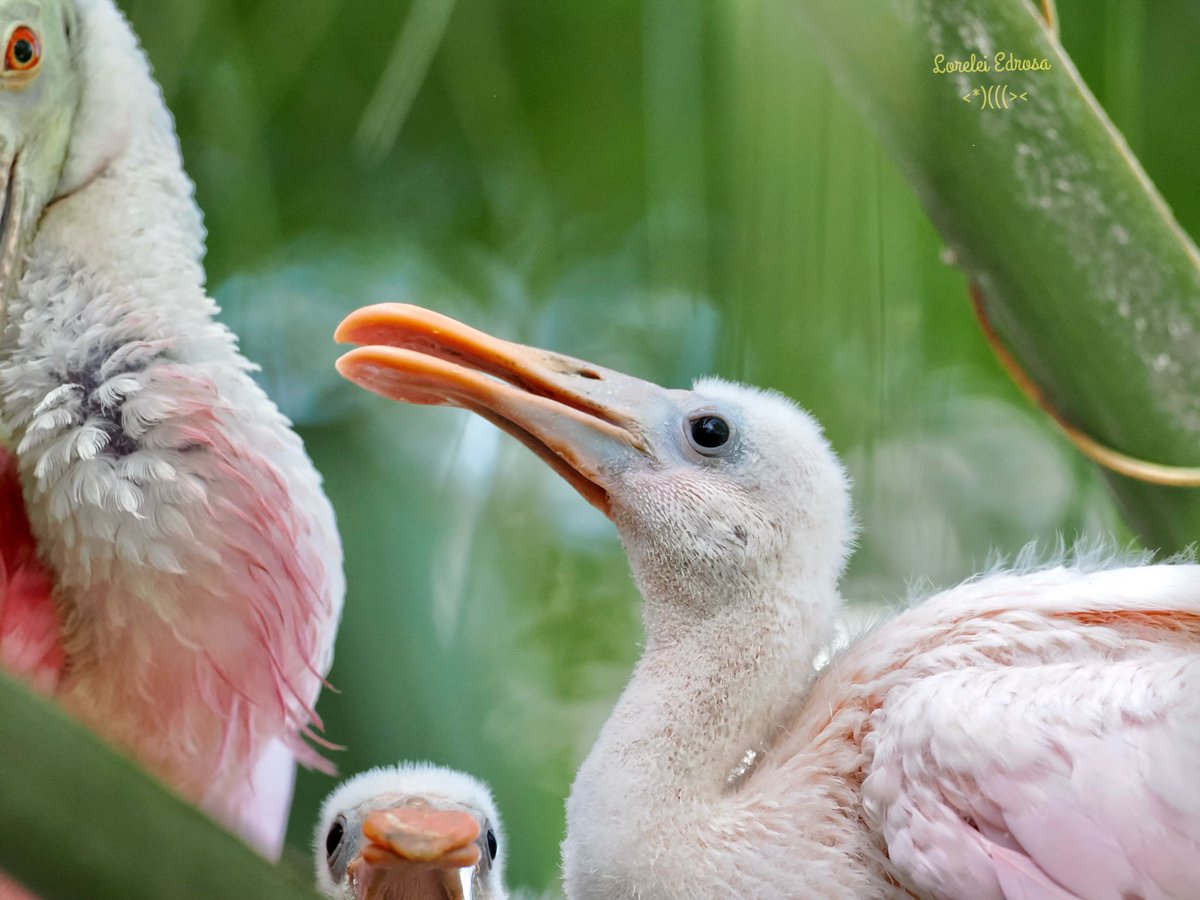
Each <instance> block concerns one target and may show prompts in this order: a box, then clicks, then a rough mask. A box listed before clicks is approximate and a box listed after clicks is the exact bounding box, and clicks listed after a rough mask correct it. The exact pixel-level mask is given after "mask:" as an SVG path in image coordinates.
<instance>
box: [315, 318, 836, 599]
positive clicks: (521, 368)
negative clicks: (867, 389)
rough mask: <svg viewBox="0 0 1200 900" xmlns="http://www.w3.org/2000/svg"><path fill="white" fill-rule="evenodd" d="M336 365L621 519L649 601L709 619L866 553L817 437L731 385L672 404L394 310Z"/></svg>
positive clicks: (787, 408)
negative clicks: (499, 432)
mask: <svg viewBox="0 0 1200 900" xmlns="http://www.w3.org/2000/svg"><path fill="white" fill-rule="evenodd" d="M337 339H338V340H340V341H346V342H352V343H356V344H362V345H366V346H361V347H359V348H357V349H355V350H352V351H350V352H349V353H347V354H346V355H345V356H344V357H342V359H341V360H340V361H339V363H338V368H339V371H341V373H342V374H343V375H345V376H346V377H347V378H349V379H351V380H352V381H355V382H356V383H358V384H359V385H361V386H363V387H365V388H367V389H368V390H371V391H374V392H375V393H378V394H382V395H383V396H386V397H390V398H392V399H395V400H402V401H406V402H410V403H426V404H446V405H451V406H459V407H463V408H465V409H469V410H472V411H473V412H476V413H478V414H479V415H481V416H483V417H484V418H486V419H488V420H490V421H491V422H493V423H495V424H496V425H498V426H499V427H500V428H503V429H504V430H505V431H507V432H509V433H510V434H512V435H513V436H514V437H516V438H517V439H518V440H520V441H521V442H522V443H524V444H525V445H526V446H528V447H530V448H531V449H532V450H533V451H534V452H536V453H537V454H538V455H539V456H541V457H542V459H544V460H545V461H546V462H547V463H548V464H549V465H550V466H551V467H552V468H553V469H555V471H557V472H558V473H559V474H560V475H561V476H562V477H564V478H565V479H566V480H567V481H568V482H570V483H571V484H572V485H573V486H574V487H575V488H576V489H577V490H578V491H579V493H580V494H582V495H583V496H584V497H585V498H586V499H587V500H588V501H589V502H591V503H592V505H594V506H596V507H597V508H598V509H600V510H601V511H602V512H604V513H605V514H606V515H608V516H609V518H611V519H612V520H613V522H614V523H615V524H616V525H617V528H618V530H619V532H620V534H621V536H622V539H623V541H624V543H625V547H626V551H627V553H628V555H629V559H630V564H631V566H632V568H633V571H634V575H635V577H636V578H637V579H638V582H639V584H640V585H641V587H642V589H643V593H644V594H645V596H646V599H647V601H648V605H647V615H648V616H653V615H654V614H655V613H654V611H653V609H652V608H651V607H652V606H653V605H654V601H655V599H656V598H663V597H666V598H670V604H669V605H670V607H671V608H672V610H673V615H674V616H676V617H678V616H679V615H680V614H681V613H682V615H683V616H684V617H685V618H690V617H694V616H696V615H699V616H705V615H707V614H709V613H711V612H713V611H714V606H715V605H720V604H722V603H726V602H729V598H731V597H747V596H758V595H760V594H761V591H760V590H759V588H760V587H761V586H762V585H764V584H775V583H781V582H786V581H789V580H798V579H804V580H805V581H806V582H808V583H812V581H813V580H817V581H818V582H829V581H836V579H837V577H838V575H839V574H840V572H841V569H842V566H843V564H844V561H845V557H846V554H847V551H848V547H849V544H850V541H851V539H852V537H853V526H852V524H851V513H850V503H849V493H848V485H847V479H846V475H845V472H844V470H843V469H842V466H841V464H840V462H839V461H838V459H837V457H836V456H835V455H834V453H833V451H832V449H831V448H830V447H829V444H828V442H827V441H826V440H825V437H824V435H823V434H822V432H821V428H820V426H819V425H818V424H817V423H816V421H815V420H814V419H813V418H812V417H811V416H809V415H808V414H807V413H805V412H804V411H803V410H801V409H799V408H798V407H797V406H796V405H795V404H794V403H792V402H791V401H790V400H788V399H787V398H785V397H783V396H782V395H780V394H777V393H774V392H769V391H763V390H759V389H757V388H751V387H746V386H743V385H738V384H733V383H730V382H726V381H721V380H719V379H713V378H706V379H702V380H700V381H697V382H696V384H695V385H694V387H693V389H692V390H690V391H688V390H667V389H664V388H660V387H658V386H657V385H654V384H651V383H649V382H646V381H642V380H640V379H637V378H633V377H630V376H628V375H623V374H621V373H620V372H615V371H612V370H609V369H605V368H602V367H600V366H595V365H592V364H590V363H586V362H582V361H580V360H577V359H572V358H570V357H567V356H561V355H559V354H556V353H550V352H547V351H544V350H538V349H534V348H530V347H524V346H521V345H519V344H513V343H509V342H507V341H501V340H498V339H496V338H493V337H490V336H488V335H486V334H483V333H481V332H479V331H475V330H474V329H471V328H468V327H466V326H464V325H462V324H460V323H458V322H456V321H454V320H453V319H449V318H447V317H445V316H441V315H439V314H437V313H433V312H430V311H428V310H424V309H421V308H419V307H414V306H407V305H401V304H381V305H377V306H371V307H366V308H364V309H360V310H358V311H357V312H355V313H352V314H351V315H350V316H349V317H348V318H347V319H346V320H345V321H344V322H343V323H342V325H341V327H340V328H339V330H338V332H337Z"/></svg>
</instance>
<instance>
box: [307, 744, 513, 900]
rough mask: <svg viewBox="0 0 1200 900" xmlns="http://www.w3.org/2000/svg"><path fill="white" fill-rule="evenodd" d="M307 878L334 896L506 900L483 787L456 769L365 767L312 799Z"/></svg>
mask: <svg viewBox="0 0 1200 900" xmlns="http://www.w3.org/2000/svg"><path fill="white" fill-rule="evenodd" d="M313 856H314V859H315V862H316V868H317V884H318V885H319V886H320V888H321V890H322V892H323V893H324V894H325V896H327V897H331V898H334V900H506V898H507V896H508V894H507V892H506V891H505V888H504V835H503V832H502V831H501V828H500V815H499V813H498V812H497V811H496V804H495V801H493V800H492V793H491V791H489V790H488V789H487V787H486V786H485V785H484V784H482V783H481V782H479V781H477V780H476V779H474V778H472V777H471V776H470V775H467V774H465V773H463V772H456V771H454V770H453V769H444V768H441V767H440V766H433V765H428V764H413V763H406V764H401V765H399V766H386V767H384V768H379V769H372V770H371V771H369V772H363V773H362V774H360V775H356V776H355V777H353V778H351V779H349V780H348V781H346V782H345V783H343V784H341V785H339V786H338V787H337V788H335V789H334V790H333V791H332V792H331V793H330V794H329V796H328V797H326V798H325V802H324V803H323V804H322V805H321V817H320V820H319V823H318V825H317V831H316V836H315V838H314V841H313Z"/></svg>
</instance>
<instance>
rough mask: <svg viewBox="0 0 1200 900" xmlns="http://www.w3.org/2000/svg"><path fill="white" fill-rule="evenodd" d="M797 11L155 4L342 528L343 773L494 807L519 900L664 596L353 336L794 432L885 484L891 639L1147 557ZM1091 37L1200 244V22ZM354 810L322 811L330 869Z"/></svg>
mask: <svg viewBox="0 0 1200 900" xmlns="http://www.w3.org/2000/svg"><path fill="white" fill-rule="evenodd" d="M796 2H803V0H786V2H785V0H759V2H749V0H727V2H692V0H604V2H602V3H583V2H561V0H557V2H546V0H540V2H537V0H458V2H454V0H407V2H394V3H385V2H368V0H254V2H249V0H121V5H122V6H123V8H124V9H125V10H126V11H127V13H128V14H129V16H130V18H131V19H132V20H133V23H134V26H135V28H136V30H137V31H138V33H139V34H140V35H141V37H142V40H143V42H144V44H145V46H146V49H147V51H148V53H149V55H150V58H151V61H152V63H153V64H154V67H155V71H156V74H157V76H158V78H159V80H160V81H161V83H162V85H163V88H164V91H165V93H166V96H167V100H168V103H169V104H170V106H171V108H172V110H173V111H174V112H175V115H176V118H177V122H178V127H179V133H180V137H181V140H182V144H183V151H184V156H185V160H186V163H187V166H188V169H189V171H190V173H191V174H192V176H193V178H194V179H195V181H196V185H197V195H198V199H199V202H200V205H201V207H202V208H203V209H204V211H205V213H206V216H207V223H208V227H209V231H210V236H209V243H208V246H209V255H208V272H209V279H210V286H211V289H212V292H213V293H214V294H215V296H216V297H217V298H218V300H219V301H220V303H221V305H222V306H223V307H224V317H225V320H226V321H227V322H228V323H229V324H230V325H231V326H232V327H233V328H234V330H235V331H237V332H238V334H239V335H240V336H241V339H242V344H243V347H244V349H245V351H246V353H247V355H248V356H250V357H251V358H252V359H254V360H255V361H257V362H258V363H260V364H261V366H262V372H261V378H262V381H263V383H264V385H265V386H266V388H267V390H268V391H269V393H270V394H271V395H272V396H273V397H274V398H275V400H276V401H277V402H278V403H279V404H280V406H281V407H282V408H283V409H284V411H285V412H286V413H287V414H288V415H289V416H291V417H292V419H293V420H294V421H295V422H296V423H297V426H298V428H299V430H300V431H301V433H302V434H303V436H304V438H305V440H306V442H307V444H308V447H309V450H310V452H311V453H312V455H313V457H314V459H315V460H316V463H317V465H318V467H319V468H320V469H321V471H322V472H323V473H324V474H325V478H326V484H327V487H328V491H329V494H330V496H331V498H332V499H333V502H334V505H335V506H336V508H337V511H338V516H339V520H340V523H341V528H342V535H343V539H344V542H345V547H346V564H347V576H348V579H349V595H348V598H347V603H346V613H345V619H344V622H343V625H342V631H341V635H340V637H339V640H338V647H337V661H336V663H335V666H334V669H333V673H332V675H331V676H330V678H331V681H332V683H333V684H334V685H335V686H336V687H337V689H338V690H339V693H332V692H327V693H326V694H325V695H324V697H323V699H322V701H321V703H320V712H321V714H322V715H323V717H324V719H325V724H326V735H327V737H328V738H329V739H330V740H333V741H335V742H337V743H339V744H344V745H346V746H347V748H348V749H346V750H345V751H344V752H339V753H336V754H334V756H335V761H336V762H337V764H338V766H339V767H340V769H341V770H342V772H343V773H346V774H349V773H352V772H355V771H358V770H361V769H363V768H366V767H369V766H371V765H377V764H383V763H390V762H394V761H396V760H399V759H430V760H434V761H437V762H441V763H445V764H448V765H453V766H457V767H460V768H464V769H467V770H469V771H471V772H474V773H476V774H477V775H480V776H482V777H484V778H486V779H488V780H489V781H490V782H491V783H492V785H493V786H494V788H495V791H496V794H497V796H498V799H499V802H500V804H501V807H502V809H503V811H504V814H505V818H506V821H507V827H508V832H509V847H508V853H509V859H510V863H509V866H510V880H511V881H512V882H513V883H514V884H520V885H527V886H530V887H534V888H541V887H543V886H549V885H553V884H555V883H556V881H557V860H558V844H559V841H560V840H561V837H562V827H563V826H562V821H563V814H562V803H563V798H564V797H565V795H566V791H567V788H568V786H569V784H570V781H571V778H572V775H573V773H574V770H575V767H576V766H577V765H578V763H579V761H580V760H581V759H582V757H583V755H584V753H585V752H586V750H587V748H588V747H589V746H590V744H591V741H592V739H593V737H594V735H595V733H596V731H597V729H598V728H599V725H600V723H601V722H602V721H603V719H604V717H605V715H606V713H607V711H608V709H609V706H610V704H611V703H612V700H613V698H614V696H615V694H616V692H617V691H619V689H620V687H621V686H622V684H623V683H624V680H625V678H626V676H627V674H628V671H629V668H630V666H631V664H632V662H633V660H634V659H635V658H636V655H637V652H638V642H639V640H640V630H639V629H640V625H639V618H638V597H637V594H636V591H635V589H634V587H633V585H632V583H631V582H630V579H629V577H628V573H627V570H626V566H625V561H624V557H623V555H622V553H621V550H620V547H619V545H618V543H617V540H616V535H615V533H614V531H613V529H612V527H611V526H610V525H609V524H608V523H607V521H606V520H604V519H603V517H601V516H600V515H599V514H598V513H596V512H595V511H593V510H592V509H591V508H590V507H588V506H587V505H586V504H585V503H584V502H583V501H582V500H581V499H579V498H578V497H576V496H575V495H574V494H573V493H572V491H571V490H570V488H568V487H567V486H566V485H565V484H563V483H560V482H559V481H558V480H557V479H556V478H555V476H553V474H552V473H551V472H550V471H549V470H548V469H547V468H545V467H544V466H543V465H542V464H541V463H540V462H538V461H537V460H536V459H535V458H534V457H533V456H532V455H531V454H529V453H528V452H527V451H525V450H524V449H523V448H521V447H519V446H518V445H516V444H515V442H513V441H511V440H509V439H507V438H506V437H503V436H501V435H500V434H498V433H497V432H495V431H494V430H493V429H491V428H490V426H487V425H486V424H485V423H483V422H481V421H476V420H473V419H471V418H470V417H468V416H467V414H465V413H458V412H451V411H447V410H429V409H416V408H402V407H399V406H396V405H393V404H390V403H388V402H386V401H383V400H379V399H377V398H374V397H371V396H368V395H367V394H365V393H363V392H361V391H359V390H357V389H355V388H353V387H351V386H350V385H348V384H345V383H343V382H342V381H341V380H340V379H339V378H338V377H337V376H336V374H335V373H334V370H333V361H334V359H335V358H336V356H337V354H338V349H337V348H336V347H335V346H334V345H333V344H332V342H331V337H330V336H331V334H332V332H333V329H334V327H335V326H336V324H337V323H338V321H339V320H340V319H341V318H342V316H343V315H344V314H345V313H347V312H348V311H350V310H351V309H353V308H355V307H357V306H359V305H362V304H364V303H367V302H376V301H382V300H407V301H411V302H416V303H420V304H422V305H425V306H430V307H433V308H435V309H437V310H440V311H442V312H445V313H448V314H450V315H453V316H456V317H460V318H463V319H465V320H466V321H468V322H469V323H471V324H473V325H475V326H477V327H480V328H483V329H485V330H489V331H492V332H493V333H496V334H498V335H501V336H504V337H508V338H512V339H517V340H521V341H525V342H529V343H536V344H541V345H545V346H548V347H553V348H555V349H558V350H561V351H564V352H567V353H570V354H571V355H574V356H580V357H583V358H588V359H592V360H594V361H596V362H599V363H602V364H604V365H606V366H610V367H613V368H619V369H623V370H625V371H628V372H631V373H635V374H638V375H640V376H642V377H646V378H650V379H653V380H656V381H658V382H660V383H663V384H668V385H672V386H685V385H686V384H687V383H688V382H689V381H690V380H691V379H692V378H694V377H696V376H698V375H702V374H706V373H712V372H715V373H719V374H721V375H724V376H727V377H730V378H735V379H740V380H746V381H751V382H755V383H757V384H761V385H766V386H770V387H774V388H777V389H779V390H782V391H784V392H786V393H788V394H790V395H792V396H793V397H795V398H797V399H798V400H800V401H801V402H802V403H803V404H804V405H806V406H807V407H808V408H810V409H811V410H812V411H813V412H814V413H815V414H816V415H817V417H818V418H820V419H821V421H822V422H824V423H825V425H826V426H827V430H828V432H829V435H830V437H831V439H832V441H833V443H834V445H835V446H836V447H837V448H838V450H839V451H840V452H841V453H842V455H843V457H844V458H845V459H846V461H847V463H848V465H849V467H850V470H851V472H852V474H853V477H854V481H855V502H856V505H857V509H858V515H859V518H860V521H861V525H862V537H861V540H860V547H859V550H858V552H857V554H856V555H855V557H854V559H853V561H852V564H851V567H850V572H849V575H848V577H847V579H846V583H845V593H846V596H847V597H848V598H849V599H850V600H851V601H852V602H854V603H856V604H858V606H857V607H856V608H857V609H872V608H875V607H877V606H878V605H879V604H883V603H889V602H898V601H900V600H902V599H903V598H904V597H906V596H907V595H908V594H909V593H910V591H912V590H920V589H922V588H924V587H928V586H930V585H933V586H936V585H943V584H946V583H949V582H953V581H955V580H957V579H959V578H961V577H963V576H965V575H968V574H970V573H972V572H974V571H977V570H978V569H979V568H981V567H983V566H985V565H986V564H987V563H988V561H989V559H990V558H991V557H992V556H993V555H994V554H996V553H1000V554H1009V555H1011V554H1013V553H1014V552H1016V551H1017V550H1018V549H1019V548H1020V547H1021V546H1022V545H1024V544H1025V543H1026V542H1027V541H1029V540H1031V539H1037V540H1040V541H1041V542H1042V543H1043V545H1044V546H1046V547H1048V548H1049V547H1052V546H1053V544H1054V543H1055V541H1057V540H1058V538H1059V536H1062V537H1064V538H1065V539H1066V540H1067V541H1068V542H1070V541H1073V540H1075V539H1076V538H1077V537H1079V536H1088V535H1090V536H1100V537H1112V538H1114V539H1115V541H1116V542H1117V543H1118V544H1123V543H1125V542H1126V541H1127V540H1128V535H1127V533H1126V532H1125V531H1124V530H1123V528H1122V526H1121V524H1120V522H1119V521H1118V520H1117V518H1116V515H1115V513H1114V511H1113V507H1112V504H1111V502H1110V501H1109V499H1108V497H1107V495H1106V493H1105V491H1104V489H1103V487H1101V486H1100V484H1099V483H1098V482H1097V480H1096V478H1095V477H1094V475H1093V473H1092V472H1091V471H1090V469H1089V467H1088V465H1086V464H1085V463H1083V462H1081V461H1080V460H1079V459H1078V458H1077V456H1076V455H1075V454H1074V453H1073V451H1072V450H1071V449H1070V447H1069V446H1068V445H1067V443H1066V442H1065V441H1064V440H1063V439H1062V438H1061V437H1060V436H1059V435H1058V434H1057V432H1056V431H1055V430H1054V428H1053V427H1052V426H1051V425H1050V424H1049V423H1048V422H1047V421H1046V420H1045V419H1044V418H1043V417H1042V416H1041V415H1039V414H1038V413H1036V412H1035V411H1033V410H1032V409H1031V408H1030V406H1029V404H1028V403H1027V402H1026V401H1025V400H1024V398H1023V397H1021V396H1020V395H1019V394H1018V392H1017V391H1016V389H1015V388H1014V387H1013V386H1012V385H1011V384H1010V383H1009V382H1008V381H1007V380H1006V378H1005V376H1004V375H1003V374H1002V373H1001V371H1000V369H999V367H998V366H997V365H996V363H995V362H994V360H993V358H992V355H991V352H990V350H989V349H988V347H987V345H986V344H985V342H984V340H983V338H982V337H981V335H980V333H979V330H978V328H977V326H976V324H975V322H974V319H973V316H972V313H971V310H970V307H969V304H968V302H967V298H966V292H965V284H964V280H963V277H962V276H961V275H960V274H959V272H958V271H956V270H955V269H954V268H953V266H952V265H950V264H949V263H948V261H947V260H946V259H945V258H944V257H945V254H944V252H943V247H942V244H941V243H940V241H939V239H938V237H937V235H936V233H935V232H934V231H933V229H932V227H931V226H930V225H929V223H928V222H927V220H926V218H925V216H924V214H923V213H922V212H921V209H920V207H919V206H918V204H917V202H916V200H915V199H914V196H913V194H912V192H911V191H910V189H909V188H908V186H907V185H906V183H905V182H904V180H903V179H902V178H901V176H900V175H899V174H898V172H897V171H896V169H895V168H894V167H893V165H892V164H891V163H890V161H889V160H888V158H887V156H886V154H885V153H884V151H883V150H882V149H881V147H880V146H879V144H878V142H877V141H876V140H875V139H874V137H873V135H872V134H871V132H870V130H869V128H868V126H867V125H866V123H864V122H863V121H861V119H860V118H859V117H858V115H857V114H856V113H855V111H854V110H853V109H852V108H851V106H850V105H849V103H848V102H847V101H846V99H845V98H843V97H842V96H841V95H840V94H839V92H838V90H837V89H836V87H835V86H834V85H833V84H832V83H831V81H830V79H829V77H828V76H827V74H826V73H825V71H824V69H823V67H822V65H821V63H820V62H819V60H818V58H817V55H816V53H815V52H814V48H813V47H812V46H811V44H810V41H809V39H808V38H807V36H806V35H805V34H804V33H803V32H802V31H801V30H800V28H799V25H798V23H797V21H796V20H795V18H794V16H793V14H792V13H791V11H790V9H789V7H790V6H791V5H792V4H793V3H796ZM1013 2H1025V0H1013ZM1058 6H1059V14H1060V17H1061V26H1062V41H1063V43H1064V45H1065V46H1066V48H1067V50H1068V52H1069V53H1070V54H1072V56H1073V57H1074V59H1075V61H1076V62H1077V64H1078V67H1079V69H1080V70H1081V72H1082V74H1083V77H1084V79H1085V80H1086V81H1087V82H1088V84H1089V85H1090V86H1091V88H1092V90H1093V91H1094V92H1095V93H1096V95H1097V96H1098V98H1099V100H1100V102H1101V103H1102V105H1103V106H1104V107H1105V109H1106V110H1107V111H1108V112H1109V114H1110V115H1111V116H1112V118H1113V119H1114V120H1115V122H1116V123H1117V125H1118V127H1119V128H1120V129H1121V130H1122V131H1123V132H1124V134H1125V136H1126V137H1127V138H1128V140H1129V142H1130V144H1131V145H1132V147H1133V150H1134V151H1135V153H1136V154H1137V155H1138V156H1139V157H1140V159H1141V161H1142V162H1143V164H1144V165H1145V168H1146V169H1147V170H1148V172H1149V174H1150V176H1151V177H1152V178H1153V179H1154V180H1155V182H1156V183H1157V184H1158V186H1159V188H1160V190H1161V191H1162V193H1163V194H1164V195H1165V197H1166V199H1167V201H1168V202H1169V203H1170V204H1171V205H1172V207H1173V208H1174V211H1175V213H1176V215H1177V217H1178V219H1179V220H1180V222H1181V224H1182V225H1183V227H1184V228H1185V229H1186V230H1187V231H1188V232H1189V233H1190V234H1191V235H1192V236H1193V238H1195V237H1196V236H1197V234H1198V233H1200V191H1198V190H1197V172H1198V171H1200V157H1198V155H1197V150H1196V148H1197V147H1198V146H1200V104H1198V103H1197V100H1196V93H1197V89H1198V88H1200V67H1197V64H1196V48H1197V47H1198V46H1200V5H1197V3H1196V2H1195V0H1060V2H1059V4H1058ZM924 77H925V76H924V74H923V71H922V69H921V67H920V66H919V65H915V66H914V81H915V82H916V83H918V84H920V83H922V82H921V79H922V78H924ZM928 77H930V78H932V77H933V76H932V75H930V76H928ZM898 96H900V94H899V93H898ZM332 786H333V782H332V780H331V779H329V778H327V777H325V776H321V775H319V774H316V773H303V774H302V775H301V778H300V781H299V785H298V790H297V796H296V803H295V807H294V811H293V817H292V828H291V831H290V835H289V841H290V844H291V849H290V850H289V859H290V860H291V861H292V862H293V863H294V864H296V865H299V866H305V867H307V866H308V865H309V863H308V861H307V857H308V852H309V851H308V844H309V840H310V830H311V827H312V823H313V821H314V819H315V810H316V807H317V805H318V804H319V802H320V799H321V798H322V797H323V796H324V794H325V793H326V792H327V791H328V790H329V789H330V788H331V787H332Z"/></svg>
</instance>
